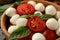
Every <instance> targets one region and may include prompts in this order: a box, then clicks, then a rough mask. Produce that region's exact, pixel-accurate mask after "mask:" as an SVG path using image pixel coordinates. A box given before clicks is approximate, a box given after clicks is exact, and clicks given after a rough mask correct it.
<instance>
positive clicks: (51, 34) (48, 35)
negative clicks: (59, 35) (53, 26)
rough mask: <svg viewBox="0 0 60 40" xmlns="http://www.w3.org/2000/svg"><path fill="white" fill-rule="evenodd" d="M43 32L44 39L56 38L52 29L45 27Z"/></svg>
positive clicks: (53, 39) (52, 39) (51, 39)
mask: <svg viewBox="0 0 60 40" xmlns="http://www.w3.org/2000/svg"><path fill="white" fill-rule="evenodd" d="M43 34H44V36H45V37H46V40H56V33H55V32H54V31H52V30H49V29H46V30H45V31H44V33H43Z"/></svg>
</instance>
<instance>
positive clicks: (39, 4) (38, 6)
mask: <svg viewBox="0 0 60 40" xmlns="http://www.w3.org/2000/svg"><path fill="white" fill-rule="evenodd" d="M44 9H45V6H44V5H43V4H42V3H37V4H36V5H35V10H38V11H41V12H42V11H44Z"/></svg>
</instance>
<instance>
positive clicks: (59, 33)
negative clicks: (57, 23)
mask: <svg viewBox="0 0 60 40" xmlns="http://www.w3.org/2000/svg"><path fill="white" fill-rule="evenodd" d="M56 34H57V35H58V36H60V28H58V29H57V30H56Z"/></svg>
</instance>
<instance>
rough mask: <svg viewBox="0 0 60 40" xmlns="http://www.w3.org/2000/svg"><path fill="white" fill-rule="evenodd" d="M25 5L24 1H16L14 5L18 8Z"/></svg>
mask: <svg viewBox="0 0 60 40" xmlns="http://www.w3.org/2000/svg"><path fill="white" fill-rule="evenodd" d="M23 3H24V1H16V2H14V3H13V4H14V5H16V6H18V5H20V4H23Z"/></svg>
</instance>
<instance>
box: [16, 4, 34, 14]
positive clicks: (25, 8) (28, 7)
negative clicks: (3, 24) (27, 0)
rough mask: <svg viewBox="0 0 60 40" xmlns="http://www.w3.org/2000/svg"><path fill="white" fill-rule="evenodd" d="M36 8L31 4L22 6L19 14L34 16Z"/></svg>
mask: <svg viewBox="0 0 60 40" xmlns="http://www.w3.org/2000/svg"><path fill="white" fill-rule="evenodd" d="M34 12H35V8H34V7H33V6H32V5H31V4H22V5H19V6H18V7H17V13H18V14H19V15H28V14H34Z"/></svg>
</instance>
